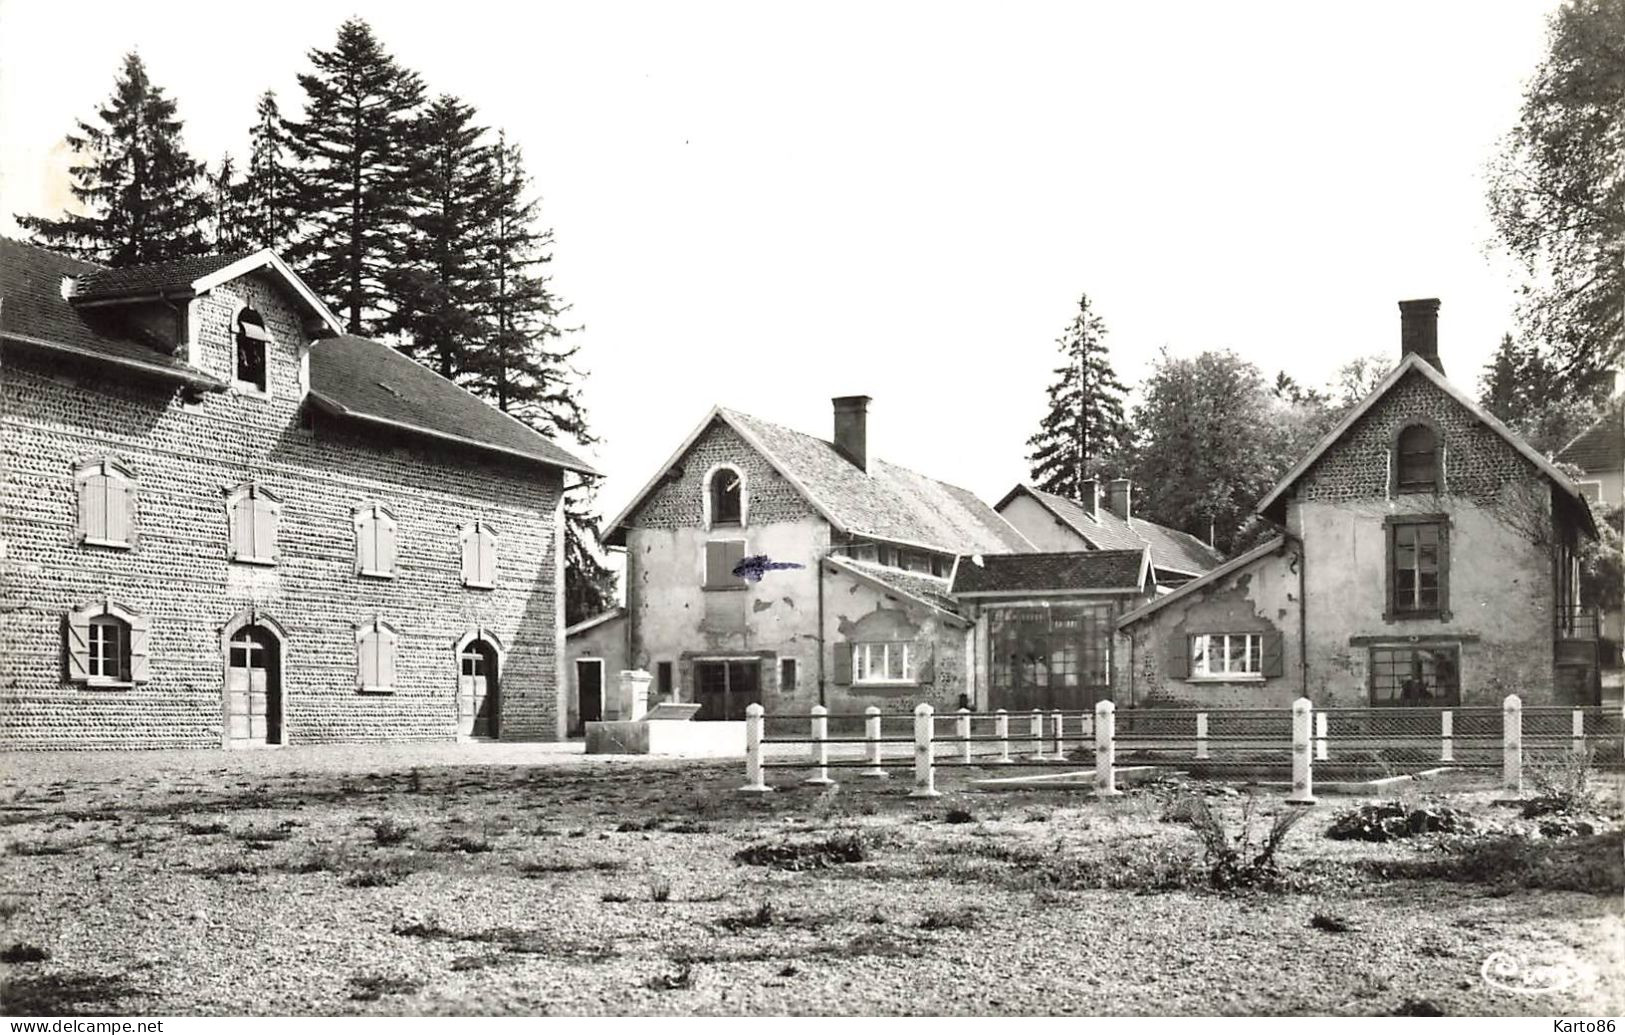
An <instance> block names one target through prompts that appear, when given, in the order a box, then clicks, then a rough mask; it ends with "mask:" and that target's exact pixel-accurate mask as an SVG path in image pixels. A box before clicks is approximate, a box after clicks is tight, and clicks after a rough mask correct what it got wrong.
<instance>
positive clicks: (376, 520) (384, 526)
mask: <svg viewBox="0 0 1625 1035" xmlns="http://www.w3.org/2000/svg"><path fill="white" fill-rule="evenodd" d="M372 528H373V536H374V538H373V543H374V545H373V563H374V564H375V565H376V566H377V570H378V571H384V572H388V573H389V574H391V575H393V574H395V519H394V518H392V517H390V516H389V515H388V514H386V513H384V512H383V511H381V510H379V511H375V512H374V513H373V518H372Z"/></svg>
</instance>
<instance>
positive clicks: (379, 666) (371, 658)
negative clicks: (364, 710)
mask: <svg viewBox="0 0 1625 1035" xmlns="http://www.w3.org/2000/svg"><path fill="white" fill-rule="evenodd" d="M397 639H398V634H397V633H396V632H395V630H394V629H392V628H390V627H389V626H388V625H385V624H384V623H383V622H381V621H379V620H378V619H376V618H375V619H373V620H372V621H370V622H368V623H366V624H365V625H361V626H358V627H357V628H356V634H355V644H356V667H355V672H356V685H357V686H358V687H360V688H361V689H362V690H366V691H371V692H374V693H378V692H383V691H388V690H393V689H395V641H396V640H397Z"/></svg>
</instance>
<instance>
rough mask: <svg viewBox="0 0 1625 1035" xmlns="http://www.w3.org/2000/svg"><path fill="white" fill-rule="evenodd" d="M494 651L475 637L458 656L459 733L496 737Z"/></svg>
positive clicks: (497, 698) (496, 705) (471, 735)
mask: <svg viewBox="0 0 1625 1035" xmlns="http://www.w3.org/2000/svg"><path fill="white" fill-rule="evenodd" d="M494 655H495V652H494V651H491V650H490V649H489V648H487V647H486V646H485V645H484V644H483V643H482V642H481V641H479V640H475V641H474V642H473V643H470V644H469V645H468V646H467V647H465V648H463V652H462V654H461V655H459V657H458V677H457V718H458V731H457V732H458V733H459V734H461V735H462V736H465V737H495V736H496V735H497V732H498V729H497V724H498V714H497V708H498V705H499V696H498V694H497V686H496V676H497V673H496V663H495V656H494Z"/></svg>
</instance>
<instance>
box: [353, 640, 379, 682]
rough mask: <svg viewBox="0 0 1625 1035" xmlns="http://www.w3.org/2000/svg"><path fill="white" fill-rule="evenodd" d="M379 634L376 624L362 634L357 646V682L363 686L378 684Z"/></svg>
mask: <svg viewBox="0 0 1625 1035" xmlns="http://www.w3.org/2000/svg"><path fill="white" fill-rule="evenodd" d="M378 636H379V632H378V628H377V627H376V626H374V627H373V628H371V629H368V630H367V631H366V632H364V633H362V634H361V641H360V643H359V645H358V646H357V650H356V655H357V663H356V682H357V683H358V684H359V685H361V686H363V687H367V686H377V685H378Z"/></svg>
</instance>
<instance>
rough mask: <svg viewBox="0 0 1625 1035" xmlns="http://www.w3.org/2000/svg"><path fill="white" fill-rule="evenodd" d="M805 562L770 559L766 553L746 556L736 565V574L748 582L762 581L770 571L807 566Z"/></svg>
mask: <svg viewBox="0 0 1625 1035" xmlns="http://www.w3.org/2000/svg"><path fill="white" fill-rule="evenodd" d="M805 567H806V565H805V564H796V563H795V562H794V561H775V560H770V559H769V558H768V556H767V554H765V553H760V554H757V555H756V556H754V557H746V558H745V559H744V560H742V561H740V562H739V563H738V564H736V565H734V574H735V575H737V576H739V577H740V578H742V579H744V580H745V581H746V582H760V581H762V576H763V575H766V574H767V573H768V572H770V571H784V570H785V569H787V568H805Z"/></svg>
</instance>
